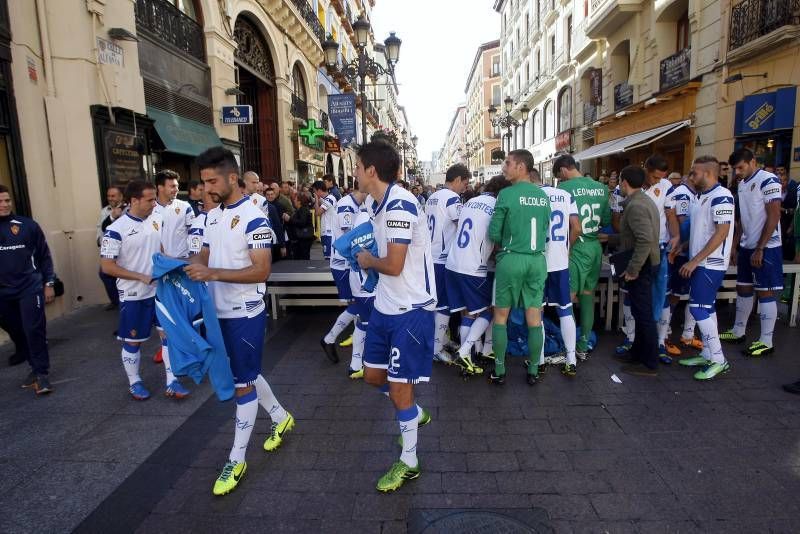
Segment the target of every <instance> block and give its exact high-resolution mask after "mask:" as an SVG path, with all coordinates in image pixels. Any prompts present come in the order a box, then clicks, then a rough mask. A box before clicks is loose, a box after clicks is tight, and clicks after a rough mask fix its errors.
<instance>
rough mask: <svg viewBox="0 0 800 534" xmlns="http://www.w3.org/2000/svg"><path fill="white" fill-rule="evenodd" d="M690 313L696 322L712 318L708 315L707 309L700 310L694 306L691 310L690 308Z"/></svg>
mask: <svg viewBox="0 0 800 534" xmlns="http://www.w3.org/2000/svg"><path fill="white" fill-rule="evenodd" d="M689 311H690V312H691V314H692V317H694V320H695V321H702V320H704V319H708V318H709V317H710V314H709V313H708V309H707V308H700V307H697V306H692V307H691V308H689Z"/></svg>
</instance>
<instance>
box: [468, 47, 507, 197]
mask: <svg viewBox="0 0 800 534" xmlns="http://www.w3.org/2000/svg"><path fill="white" fill-rule="evenodd" d="M464 93H465V94H466V97H467V100H466V132H465V145H464V146H463V147H462V155H463V156H464V159H465V163H466V164H467V166H468V167H469V168H470V170H471V171H472V172H473V174H474V175H475V176H476V177H477V178H478V181H479V182H483V181H485V179H486V178H487V176H488V177H491V176H493V175H494V174H496V173H497V172H496V170H497V168H498V165H499V164H500V163H501V162H500V161H497V158H496V157H494V158H493V157H492V154H495V156H496V155H497V154H496V151H497V150H498V149H499V148H500V133H499V131H498V130H497V129H496V128H493V127H492V123H491V120H490V119H489V112H488V109H489V106H490V105H495V106H499V105H500V95H501V94H502V87H501V84H500V41H497V40H496V41H491V42H488V43H484V44H482V45H481V46H479V47H478V51H477V52H476V53H475V60H474V61H473V62H472V68H471V69H470V71H469V75H468V76H467V84H466V87H465V88H464Z"/></svg>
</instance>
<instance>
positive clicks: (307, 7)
mask: <svg viewBox="0 0 800 534" xmlns="http://www.w3.org/2000/svg"><path fill="white" fill-rule="evenodd" d="M292 3H293V4H294V5H295V7H296V8H297V10H298V11H299V12H300V16H302V17H303V20H305V21H306V24H308V25H309V27H310V28H311V31H312V32H313V33H314V35H316V36H317V40H318V41H319V42H320V44H321V43H322V41H324V40H325V28H323V27H322V24H320V22H319V18H317V13H316V12H315V11H314V8H313V7H312V5H311V4H309V3H308V0H292Z"/></svg>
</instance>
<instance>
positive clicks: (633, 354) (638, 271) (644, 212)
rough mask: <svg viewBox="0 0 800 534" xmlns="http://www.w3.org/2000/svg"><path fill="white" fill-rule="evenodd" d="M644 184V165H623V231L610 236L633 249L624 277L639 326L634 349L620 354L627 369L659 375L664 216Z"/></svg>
mask: <svg viewBox="0 0 800 534" xmlns="http://www.w3.org/2000/svg"><path fill="white" fill-rule="evenodd" d="M644 184H645V173H644V169H642V168H641V167H638V166H635V165H631V166H628V167H625V168H624V169H622V172H621V173H620V184H619V190H620V193H621V194H622V197H624V200H623V201H622V204H623V206H622V207H623V211H622V217H621V218H620V221H619V234H618V235H612V236H609V241H610V242H611V243H612V244H614V243H617V242H618V243H619V245H620V251H621V252H624V251H631V257H630V260H629V261H628V266H627V268H626V269H625V272H624V273H623V274H622V277H623V278H624V280H625V287H626V288H627V289H628V296H629V298H630V303H631V314H632V315H633V319H634V321H635V324H636V327H635V328H636V330H635V335H634V341H633V343H632V345H631V348H630V350H629V351H628V352H627V353H622V354H619V353H618V354H617V355H616V357H617V358H618V359H619V360H621V361H623V362H625V363H626V365H625V366H624V367H623V369H622V370H623V372H626V373H629V374H636V375H643V376H657V375H658V334H657V331H656V321H655V318H654V315H653V283H654V279H655V277H656V275H657V273H658V269H659V265H660V262H661V251H660V248H659V234H660V230H661V216H660V214H659V212H658V207H657V206H656V204H655V202H653V200H651V199H650V197H649V196H648V195H647V194H645V193H644V192H643V191H642V186H643V185H644Z"/></svg>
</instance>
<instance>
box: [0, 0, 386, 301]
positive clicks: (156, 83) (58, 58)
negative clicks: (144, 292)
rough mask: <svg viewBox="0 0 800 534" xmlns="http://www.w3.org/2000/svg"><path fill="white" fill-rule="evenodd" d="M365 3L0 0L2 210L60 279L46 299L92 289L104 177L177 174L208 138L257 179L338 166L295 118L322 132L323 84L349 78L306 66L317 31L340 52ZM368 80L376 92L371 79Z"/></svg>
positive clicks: (347, 165)
mask: <svg viewBox="0 0 800 534" xmlns="http://www.w3.org/2000/svg"><path fill="white" fill-rule="evenodd" d="M373 6H374V0H330V1H328V0H231V1H219V0H90V1H86V0H63V1H59V2H52V1H46V0H0V71H1V72H2V74H3V76H2V83H0V100H2V102H0V103H2V104H3V105H2V106H0V108H1V109H2V113H1V114H0V115H2V116H1V117H0V119H2V120H0V134H2V135H3V136H4V138H5V141H6V142H5V143H4V152H3V158H2V160H3V165H4V168H3V169H2V170H0V181H2V183H8V184H9V185H10V186H11V189H12V191H13V195H12V197H13V201H14V204H15V210H16V211H18V212H20V213H23V214H28V215H32V216H33V217H35V218H36V219H37V220H38V221H39V222H40V223H41V225H42V227H43V229H44V230H45V232H46V235H47V238H48V242H49V243H50V247H51V250H52V252H53V256H54V260H55V264H56V268H57V271H58V273H59V275H60V277H61V278H62V279H63V280H64V282H65V286H66V295H65V298H62V299H58V300H57V303H56V304H54V305H52V306H50V309H49V310H48V311H49V313H51V314H60V313H63V312H64V311H66V310H69V309H72V308H74V307H77V306H81V305H85V304H94V303H97V302H100V301H101V300H102V294H103V291H102V286H101V284H100V283H99V281H98V279H97V276H96V273H97V257H98V249H97V243H96V237H95V231H96V230H95V224H96V222H97V216H98V213H99V210H100V207H101V205H102V204H103V202H104V197H105V190H106V188H107V187H108V186H109V185H110V184H112V183H113V184H121V185H124V184H126V183H127V182H129V181H130V180H134V179H149V178H151V177H152V176H153V174H154V172H155V171H157V170H161V169H172V170H175V171H177V172H178V173H179V174H180V176H181V183H182V184H183V185H184V186H185V183H186V182H187V181H188V180H190V179H191V178H197V177H198V176H199V173H198V170H197V168H196V166H195V165H194V158H195V156H196V155H197V154H199V153H200V152H201V151H202V150H204V149H205V148H207V147H209V146H213V145H219V144H222V145H225V146H227V147H228V148H230V149H231V150H232V151H233V152H234V153H235V154H236V155H237V158H238V159H239V161H240V163H241V167H242V169H243V170H253V171H256V172H257V173H258V174H259V175H260V176H261V178H262V180H264V181H272V180H287V179H289V180H295V181H308V180H311V179H315V178H317V177H319V176H321V175H322V173H324V172H325V171H326V170H327V171H330V172H333V173H334V174H336V175H338V176H339V177H340V180H341V181H342V183H344V182H345V180H346V178H347V177H348V176H352V172H353V168H354V166H355V158H354V155H353V153H352V149H350V150H348V151H344V152H341V153H337V154H335V157H336V159H334V157H333V155H331V157H330V158H329V157H328V156H329V154H326V152H325V149H324V144H323V143H321V142H319V140H317V141H316V142H308V140H307V139H305V138H303V136H300V135H298V133H299V130H300V128H302V127H304V126H308V125H310V121H311V120H313V121H314V122H315V124H316V125H318V126H319V125H322V126H323V128H324V129H325V130H326V131H327V133H328V135H329V136H334V135H335V132H333V131H332V129H331V126H330V124H329V122H328V121H327V110H328V107H327V99H326V96H327V95H328V94H330V93H331V92H342V91H348V90H351V89H352V88H351V87H349V86H348V85H347V84H346V81H343V80H342V79H341V77H339V78H337V77H336V76H334V75H329V74H328V73H327V72H325V71H324V70H322V71H321V70H320V68H319V66H320V65H322V64H323V50H322V41H323V40H324V39H325V37H326V32H327V33H332V34H336V36H337V39H338V40H339V41H340V43H341V47H340V53H341V54H342V55H343V57H345V58H350V59H352V58H353V57H355V52H354V50H355V46H354V33H353V29H352V21H353V20H355V18H356V17H357V15H358V14H362V13H363V14H365V15H366V16H367V17H369V16H370V13H371V9H372V7H373ZM373 45H374V43H372V42H371V43H370V46H369V52H370V53H372V54H375V53H378V52H379V50H376V49H373V48H374V46H373ZM368 91H369V98H371V99H377V98H378V96H377V93H376V89H375V85H374V84H369V86H368ZM236 104H239V105H247V106H251V108H252V116H253V121H252V124H241V123H238V124H237V123H236V121H230V122H232V123H230V124H229V123H228V122H229V121H223V113H222V108H223V106H233V105H236ZM371 105H372V103H371V102H364V103H361V102H359V106H367V107H369V106H371ZM370 111H371V113H370V114H368V117H369V119H368V120H369V121H370V123H371V131H372V130H374V129H376V128H377V127H378V125H379V118H378V112H377V111H376V110H375V109H370ZM358 120H359V121H360V114H359V117H358ZM359 129H360V128H359ZM54 208H55V209H54Z"/></svg>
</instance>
